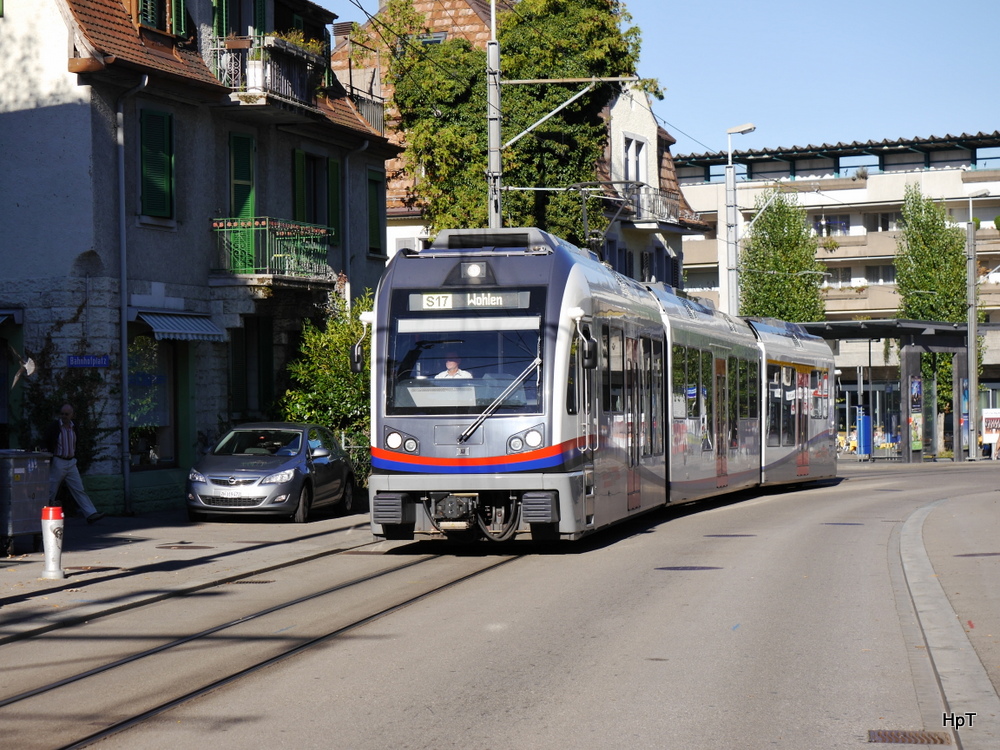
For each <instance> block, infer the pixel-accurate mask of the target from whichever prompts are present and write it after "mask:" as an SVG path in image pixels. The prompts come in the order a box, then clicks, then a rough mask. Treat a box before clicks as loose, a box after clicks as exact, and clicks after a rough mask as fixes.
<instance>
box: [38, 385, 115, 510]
mask: <svg viewBox="0 0 1000 750" xmlns="http://www.w3.org/2000/svg"><path fill="white" fill-rule="evenodd" d="M45 448H46V450H48V451H49V453H51V454H52V467H51V470H50V471H49V503H51V502H52V501H53V500H55V497H56V493H57V492H59V485H61V484H62V483H63V482H64V481H65V482H66V486H67V487H68V488H69V491H70V493H71V494H72V495H73V499H74V500H76V504H77V505H78V506H80V512H81V513H83V515H84V516H86V518H87V523H96V522H97V521H100V520H101V519H102V518H104V514H103V513H99V512H98V511H97V508H95V507H94V503H93V502H91V500H90V496H88V495H87V493H86V491H85V490H84V489H83V479H81V478H80V470H79V469H78V468H77V466H76V425H75V424H74V423H73V407H72V406H70V405H69V404H63V405H62V407H61V408H60V409H59V419H57V420H55V421H54V422H53V423H52V424H51V425H50V426H49V429H48V430H46V432H45Z"/></svg>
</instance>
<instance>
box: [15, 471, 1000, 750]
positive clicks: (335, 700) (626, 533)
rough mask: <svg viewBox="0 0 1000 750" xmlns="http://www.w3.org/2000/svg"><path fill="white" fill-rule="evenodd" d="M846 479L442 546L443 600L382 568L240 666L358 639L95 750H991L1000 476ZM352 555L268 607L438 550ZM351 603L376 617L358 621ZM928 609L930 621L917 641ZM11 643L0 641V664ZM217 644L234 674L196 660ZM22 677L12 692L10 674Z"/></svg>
mask: <svg viewBox="0 0 1000 750" xmlns="http://www.w3.org/2000/svg"><path fill="white" fill-rule="evenodd" d="M842 469H843V470H842V472H841V473H842V478H841V481H839V482H838V483H836V484H833V485H828V486H823V487H813V488H809V489H799V490H788V491H783V492H771V493H767V494H761V495H750V496H745V497H741V498H739V499H738V500H736V501H733V500H726V499H724V500H719V501H714V502H709V503H701V504H697V505H693V506H686V507H681V508H675V509H669V510H667V511H664V512H657V513H653V514H651V515H649V516H645V517H643V518H640V519H637V520H635V521H632V522H630V523H628V524H625V525H623V526H621V527H618V528H616V529H612V530H611V531H610V532H609V533H606V534H603V535H601V536H599V537H596V538H593V539H589V540H585V541H584V542H583V543H582V544H577V545H575V546H574V545H563V546H559V547H555V548H551V547H550V548H547V549H543V550H539V549H534V548H528V549H524V548H518V546H517V545H516V544H515V545H510V546H502V547H500V546H498V545H494V546H495V547H498V549H499V551H500V552H502V554H501V555H499V556H498V557H497V560H496V561H500V562H503V564H500V565H499V566H498V567H492V568H490V567H489V566H490V565H491V564H492V562H491V558H487V557H484V556H483V554H482V553H483V552H484V550H471V551H467V552H463V551H462V550H457V551H455V550H452V551H451V552H450V553H449V554H447V555H446V557H444V558H435V559H437V560H438V561H444V562H433V560H432V562H433V567H434V568H435V569H439V572H440V573H441V574H442V575H444V572H445V570H446V569H447V576H449V579H448V580H452V579H454V580H455V581H457V582H456V583H454V584H453V585H452V584H449V585H446V586H442V587H440V588H439V589H435V590H434V591H433V593H429V594H427V595H423V594H421V595H420V596H414V597H413V600H412V601H408V603H407V604H405V605H404V606H402V607H401V608H399V609H394V610H392V611H389V610H388V609H386V607H387V606H388V605H386V602H388V601H389V598H391V597H390V596H389V593H388V592H389V590H390V589H392V590H394V591H395V592H396V593H394V594H392V596H397V597H399V596H402V595H404V594H405V593H406V591H407V590H409V591H410V593H412V594H418V593H420V592H423V591H428V590H429V589H428V588H427V586H428V585H429V584H427V582H426V580H425V579H426V578H428V577H429V576H430V575H431V574H429V573H422V572H421V571H426V570H428V568H427V567H426V565H425V566H424V567H413V568H408V569H404V570H402V571H401V572H399V573H394V574H393V575H396V576H399V577H398V578H396V579H393V581H394V583H393V584H392V585H391V586H390V584H388V583H386V582H385V580H384V579H383V578H373V579H372V580H371V581H368V582H365V583H359V584H358V586H357V587H353V588H351V589H350V593H344V594H339V595H334V596H333V598H331V597H320V598H317V599H315V600H310V603H306V604H302V605H301V606H298V607H297V608H294V609H289V610H287V611H286V610H281V611H280V612H277V613H274V614H271V615H269V617H270V618H271V619H270V620H269V621H268V623H267V626H266V628H267V630H266V631H260V632H257V633H256V634H255V635H254V636H253V638H247V639H245V640H242V649H243V650H246V651H259V650H260V649H261V648H262V647H263V646H264V645H266V644H265V643H264V641H266V640H269V639H274V640H276V641H277V640H281V639H301V641H302V642H305V641H306V640H308V638H307V636H308V637H312V636H313V635H315V634H316V633H319V632H321V631H322V630H323V628H322V624H323V623H324V621H328V622H329V623H331V625H332V627H331V628H330V631H329V632H331V633H333V631H334V630H335V629H336V627H339V625H336V624H337V623H347V622H350V623H354V624H352V625H351V627H349V628H347V629H345V630H343V632H339V631H338V632H337V633H336V634H334V635H333V636H332V637H330V638H327V639H325V640H323V641H322V642H320V643H317V644H315V645H314V646H312V647H310V648H306V649H303V650H301V652H299V653H297V654H295V655H293V656H291V657H289V658H285V659H283V660H281V661H279V662H276V663H274V664H272V665H270V666H268V667H267V668H264V669H260V670H258V671H254V672H252V673H249V674H247V675H246V676H245V677H243V678H242V679H237V680H233V681H229V682H226V683H225V684H221V685H220V686H219V687H217V688H216V689H213V690H211V692H208V693H207V694H205V695H201V696H199V697H196V698H194V699H193V700H189V701H186V702H184V703H182V704H181V705H178V706H177V707H174V708H171V709H170V710H167V711H165V712H162V713H158V714H156V715H155V716H153V717H152V718H149V719H148V720H146V721H145V722H144V723H142V724H141V725H139V726H136V727H133V728H131V729H128V730H126V731H123V732H121V733H119V734H117V735H115V736H113V737H111V738H109V739H105V740H104V741H103V742H102V745H101V746H102V747H110V748H115V747H122V748H126V747H127V748H130V749H132V748H162V747H166V746H172V747H180V746H184V747H207V746H211V747H212V748H214V749H216V750H222V749H223V748H237V747H239V748H243V747H247V746H262V745H265V744H266V745H267V746H272V747H297V748H305V747H315V748H331V747H336V748H384V747H394V748H556V747H574V748H607V747H616V746H618V747H620V746H625V745H628V746H629V747H636V748H666V747H687V748H706V749H707V748H717V747H741V748H761V747H778V748H803V747H822V748H850V747H861V746H862V745H867V744H868V743H869V739H870V733H871V732H875V733H881V734H876V735H875V736H876V738H879V737H891V736H893V734H894V733H917V735H919V736H921V737H922V738H924V740H926V738H927V737H935V738H938V739H940V738H942V737H945V738H948V739H952V740H953V739H954V738H955V729H959V730H960V732H959V735H960V737H961V740H962V743H963V744H962V746H963V747H965V748H987V747H995V746H996V745H997V737H998V735H1000V732H998V729H997V721H998V718H1000V717H998V716H997V713H998V711H997V705H998V704H997V696H996V686H997V685H998V684H1000V649H998V648H997V647H996V646H995V640H996V638H1000V622H998V615H1000V597H998V596H997V594H996V591H995V586H993V585H992V582H993V581H995V579H996V571H997V565H998V564H1000V555H998V554H997V553H998V551H1000V547H998V546H997V545H996V543H995V540H996V539H997V538H998V536H997V531H998V529H997V526H998V520H997V513H996V500H995V496H996V491H995V489H994V487H995V485H996V477H997V473H996V472H997V471H1000V467H997V466H996V465H995V464H990V463H988V462H981V463H978V464H974V465H968V464H967V465H959V464H950V463H949V464H925V465H916V466H906V465H901V464H886V463H883V464H855V463H853V462H849V461H843V462H842ZM908 519H911V520H909V521H908ZM208 526H210V524H203V525H200V526H198V527H196V528H197V529H201V528H202V527H208ZM353 533H354V534H355V535H356V534H357V532H353ZM990 544H992V546H989V545H990ZM984 545H986V546H984ZM916 547H919V548H920V549H916V550H915V548H916ZM924 547H926V552H925V551H924ZM362 551H363V550H362V548H358V549H356V550H355V551H354V553H350V552H345V553H344V554H343V555H335V556H329V557H324V558H321V559H318V560H315V561H313V562H312V563H311V567H310V568H309V570H310V571H312V572H311V573H310V574H309V576H304V575H298V574H293V575H295V585H294V586H292V585H291V584H290V583H289V584H288V585H287V588H288V592H287V593H288V596H289V597H291V595H292V591H291V589H293V588H294V589H295V591H294V593H295V595H297V596H301V595H302V594H303V593H304V592H306V591H308V590H317V589H319V588H320V587H321V586H322V585H323V584H324V583H326V584H329V583H330V582H334V581H347V580H348V579H351V578H352V576H353V577H354V578H357V577H358V576H360V575H362V574H363V571H369V570H374V569H376V568H379V569H385V568H388V567H395V566H399V565H401V564H405V563H407V562H408V561H411V562H418V561H423V560H425V558H428V556H430V557H431V558H433V556H434V555H435V554H436V553H438V552H441V551H444V550H442V549H441V546H440V545H435V544H432V543H417V544H405V543H393V544H392V545H374V546H372V547H371V548H370V549H369V548H365V549H364V554H359V553H360V552H362ZM485 551H487V552H493V551H494V550H493V549H487V550H485ZM522 552H527V554H525V555H524V556H519V554H520V553H522ZM921 555H923V556H924V557H923V559H924V560H928V559H929V560H930V561H931V563H932V564H933V569H931V568H930V567H928V568H927V570H928V571H931V572H929V573H928V572H926V571H923V572H922V571H921V569H920V556H921ZM928 556H929V557H928ZM501 557H507V558H509V559H507V560H505V561H502V560H500V558H501ZM324 566H329V567H327V568H326V569H327V570H328V571H329V572H328V575H324V573H323V571H324ZM337 567H339V568H340V569H339V570H338V569H337ZM460 568H461V570H459V569H460ZM473 568H475V569H476V570H477V571H479V572H477V573H475V574H471V573H469V572H468V571H471V570H472V569H473ZM289 570H292V569H289ZM348 571H350V573H348ZM467 574H468V575H471V577H469V578H467V579H466V580H458V579H459V577H460V576H462V575H467ZM434 575H437V573H435V574H434ZM281 576H282V574H281V572H280V571H279V572H277V573H275V574H274V575H271V574H269V575H268V576H267V578H268V580H274V579H276V578H277V579H278V580H285V579H283V578H282V577H281ZM441 580H442V581H444V578H442V579H441ZM938 581H940V583H939V584H938V583H937V582H938ZM928 584H933V585H938V586H939V587H943V589H944V592H945V595H946V596H947V600H945V599H943V596H942V595H940V594H938V595H937V596H938V598H936V599H935V598H934V596H935V595H934V592H931V593H927V591H926V590H924V589H922V588H921V587H922V586H926V585H928ZM236 588H240V587H230V589H229V591H225V592H223V591H218V592H214V593H213V591H212V590H211V589H210V590H209V592H208V593H207V594H205V595H201V594H199V595H195V596H190V597H184V598H177V599H168V600H166V601H163V602H160V603H159V604H157V605H155V606H149V607H142V608H138V609H135V610H133V611H130V612H128V613H122V614H114V615H109V616H107V617H105V618H101V620H99V621H98V622H99V623H100V628H101V632H102V633H103V635H102V636H101V638H100V639H95V640H94V641H92V642H91V641H88V639H87V637H79V636H68V637H69V638H71V639H72V642H73V645H72V647H73V650H74V652H75V653H76V654H77V656H78V657H79V658H80V659H83V657H84V655H85V654H87V653H88V652H89V651H91V650H94V649H102V648H105V649H106V648H107V646H106V642H107V639H108V638H109V637H110V636H111V635H112V634H114V633H115V632H116V631H117V632H120V631H121V630H122V629H123V626H124V625H125V623H128V626H127V627H128V630H129V632H140V631H142V630H143V628H144V627H146V625H144V624H143V621H144V620H145V621H148V622H147V624H148V625H149V626H150V627H151V626H152V623H153V622H155V625H156V632H158V633H159V634H160V635H161V636H163V637H164V638H167V637H173V636H178V635H180V634H181V633H188V632H189V631H191V630H192V629H194V628H195V626H196V625H197V628H206V627H208V626H209V625H210V621H215V620H218V621H221V618H222V617H223V616H227V617H229V618H233V617H234V616H236V612H237V610H238V607H235V608H234V605H233V602H235V601H237V600H233V601H232V602H230V601H229V600H228V599H227V597H229V596H235V593H230V592H231V591H232V589H236ZM243 588H254V589H260V590H263V589H264V588H265V587H263V586H262V587H243ZM267 588H268V589H269V591H270V593H269V594H268V595H267V596H276V595H277V594H276V593H275V591H276V589H275V586H274V584H272V585H270V586H268V587H267ZM278 593H280V592H278ZM241 596H242V595H241ZM255 596H257V597H264V596H265V595H264V594H262V593H255ZM337 596H339V597H340V598H337ZM949 601H950V603H951V606H952V607H954V611H953V612H951V611H949V608H948V606H947V605H948V602H949ZM942 602H943V603H944V605H945V606H944V607H942V606H941V603H942ZM259 603H260V602H257V603H254V606H256V604H259ZM248 606H250V605H248ZM366 607H370V609H371V610H372V612H374V611H375V610H376V609H378V610H379V611H380V612H382V610H383V609H385V612H384V613H382V614H379V615H378V616H377V617H375V618H374V619H369V620H365V621H363V618H364V616H365V612H367V611H368V610H367V609H366ZM285 612H287V614H283V613H285ZM210 613H211V614H210ZM935 614H936V615H938V616H941V615H943V616H944V622H942V623H934V622H931V620H933V617H934V615H935ZM192 621H196V623H195V622H192ZM951 627H958V635H957V636H956V634H955V633H952V632H949V628H951ZM963 631H964V632H963ZM83 632H84V631H78V633H79V634H80V635H83ZM95 632H96V631H95ZM268 634H270V635H268ZM123 635H124V634H123ZM51 636H53V637H54V638H55V639H56V642H58V640H59V638H61V637H62V636H60V635H59V631H54V632H53V633H52V634H51ZM963 637H964V638H966V641H965V643H964V644H962V643H961V642H960V641H961V638H963ZM949 639H952V640H949ZM64 640H65V638H64ZM240 642H241V639H240V638H239V637H235V638H234V637H230V636H219V637H218V640H217V641H216V642H215V643H213V639H212V637H207V638H206V639H205V640H203V641H200V642H199V643H198V644H197V645H196V646H195V647H194V648H190V649H188V650H186V651H183V652H180V653H178V654H177V655H175V656H174V657H173V661H172V662H171V663H170V667H169V674H168V675H161V677H163V678H172V681H173V682H177V681H181V682H183V681H185V680H186V679H188V678H186V677H185V676H186V675H189V674H193V673H194V672H195V671H196V667H197V668H199V669H201V670H202V671H204V670H205V665H206V664H214V666H211V667H209V668H208V671H209V672H212V673H215V674H216V676H217V677H222V676H224V673H225V672H226V670H227V669H228V663H229V662H231V661H233V660H235V659H236V656H235V654H236V653H238V652H239V651H240V650H241V646H240ZM970 642H971V643H972V644H973V645H974V646H975V648H976V650H975V651H973V650H972V649H971V648H970V647H969V643H970ZM102 644H103V645H102ZM15 645H17V643H16V642H15V643H14V644H8V645H4V646H0V658H2V657H3V655H4V650H7V649H10V648H12V646H15ZM928 646H930V648H928ZM25 647H26V646H25V645H24V644H22V648H25ZM223 647H224V648H225V649H226V650H227V651H228V652H232V653H233V656H226V657H225V658H220V656H219V655H218V654H215V653H214V652H215V651H217V650H219V649H222V648H223ZM267 647H268V648H270V646H267ZM932 652H933V653H932ZM22 653H28V652H22ZM968 657H971V658H972V659H973V660H974V664H973V665H972V666H970V665H969V664H968V663H964V664H963V662H962V659H964V658H968ZM39 658H40V657H39ZM5 663H7V662H5ZM19 666H20V667H21V668H20V669H19V670H16V674H17V675H23V674H27V673H29V672H30V671H31V663H30V659H29V660H28V661H25V662H23V663H21V664H19ZM935 666H937V669H938V671H937V672H936V671H935ZM977 669H978V671H980V672H981V680H979V681H978V682H977V680H976V678H977V674H976V673H977ZM942 672H944V674H942ZM7 674H8V677H6V678H5V682H8V681H10V680H12V679H17V680H21V679H24V678H23V677H22V676H16V677H11V676H10V674H11V673H10V671H8V672H7ZM110 675H111V673H108V676H109V677H110ZM151 678H152V676H151V675H150V676H149V679H151ZM106 679H107V678H106ZM938 679H940V680H941V685H942V686H943V689H944V692H945V695H944V696H943V695H942V690H941V689H940V688H939V687H938ZM131 680H132V681H131V682H130V683H128V684H123V683H118V684H119V686H120V688H121V689H122V691H123V693H122V695H121V696H119V697H120V701H119V702H120V704H121V710H122V712H123V713H125V712H127V711H128V710H131V707H130V706H129V700H128V696H130V695H133V694H135V693H136V692H138V691H139V690H140V688H141V687H142V686H143V684H144V678H142V676H141V673H139V674H137V676H136V677H133V678H131ZM157 682H158V683H159V682H165V683H169V682H171V680H170V679H159V678H158V679H157ZM114 684H115V683H114V680H113V678H112V679H111V681H110V682H109V683H108V687H107V689H108V690H111V689H112V686H113V685H114ZM984 686H985V688H984ZM187 687H191V688H193V687H194V684H193V682H192V684H191V685H188V686H187ZM158 690H159V689H157V691H158ZM157 691H153V692H157ZM4 693H5V695H8V694H9V690H5V691H4ZM66 708H67V710H68V709H69V708H70V707H66ZM0 717H2V718H3V720H4V721H5V723H6V724H7V726H12V725H11V722H12V721H15V722H18V721H19V722H21V724H22V725H23V724H25V722H26V723H28V724H30V723H31V718H32V717H30V716H23V715H19V714H18V707H17V706H16V705H12V706H8V707H6V708H4V709H3V710H2V711H0ZM959 719H961V720H962V723H958V720H959ZM21 728H22V729H23V728H24V726H21ZM920 733H923V734H922V735H921V734H920ZM917 735H915V736H917ZM876 741H888V740H884V739H881V740H880V739H876ZM923 744H928V743H927V742H926V741H924V742H923Z"/></svg>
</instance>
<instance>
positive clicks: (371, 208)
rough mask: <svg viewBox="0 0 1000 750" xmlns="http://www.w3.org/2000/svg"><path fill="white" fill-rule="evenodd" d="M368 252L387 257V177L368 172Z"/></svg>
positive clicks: (378, 173)
mask: <svg viewBox="0 0 1000 750" xmlns="http://www.w3.org/2000/svg"><path fill="white" fill-rule="evenodd" d="M368 252H369V253H370V254H372V255H385V175H384V174H382V173H381V172H374V171H369V172H368Z"/></svg>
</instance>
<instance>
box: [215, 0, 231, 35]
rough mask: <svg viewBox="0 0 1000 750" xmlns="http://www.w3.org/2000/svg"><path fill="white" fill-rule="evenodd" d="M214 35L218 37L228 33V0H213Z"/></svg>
mask: <svg viewBox="0 0 1000 750" xmlns="http://www.w3.org/2000/svg"><path fill="white" fill-rule="evenodd" d="M214 6H215V8H214V10H215V16H214V24H213V25H214V27H215V35H216V36H217V37H219V38H220V39H221V38H222V37H224V36H228V34H229V0H215V3H214Z"/></svg>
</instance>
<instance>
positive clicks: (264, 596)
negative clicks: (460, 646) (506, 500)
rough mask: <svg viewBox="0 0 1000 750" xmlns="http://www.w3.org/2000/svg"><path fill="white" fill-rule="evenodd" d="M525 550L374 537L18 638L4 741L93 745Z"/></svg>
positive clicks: (8, 655) (3, 699)
mask: <svg viewBox="0 0 1000 750" xmlns="http://www.w3.org/2000/svg"><path fill="white" fill-rule="evenodd" d="M515 559H517V556H516V555H507V556H477V557H456V556H452V555H437V554H416V555H393V554H383V553H380V552H376V551H375V545H369V546H368V547H365V546H362V547H358V548H355V549H352V550H347V551H344V552H340V553H337V554H336V555H332V556H328V557H326V558H324V559H322V560H309V561H307V562H304V563H302V564H299V565H291V566H286V567H284V568H282V569H280V570H275V571H271V572H270V573H269V574H265V575H264V576H256V577H253V578H249V579H245V580H242V581H236V582H229V583H226V584H223V585H221V586H218V587H213V588H206V589H203V590H201V591H199V592H196V593H194V594H191V595H188V596H182V597H172V598H170V599H169V600H166V601H160V602H156V603H153V604H150V605H148V606H144V607H139V608H135V609H132V610H129V611H127V612H122V613H118V614H114V615H110V616H108V617H104V618H100V619H99V620H96V621H94V622H78V623H75V624H71V625H67V626H65V627H62V628H59V629H57V630H52V631H49V632H46V633H41V634H37V635H35V636H32V637H28V638H25V639H22V640H19V641H15V642H13V643H8V644H6V645H4V646H3V647H0V662H2V663H3V665H4V667H3V674H4V678H3V680H2V685H0V725H3V726H4V728H5V729H4V741H5V743H7V744H9V745H10V746H11V747H17V748H19V750H31V749H32V748H39V750H51V749H52V748H68V747H85V746H87V745H89V744H91V743H93V742H96V741H98V740H101V739H103V738H105V737H107V736H109V735H112V734H115V733H117V732H120V731H122V730H124V729H127V728H129V727H132V726H135V725H136V724H139V723H142V722H143V721H146V720H148V719H150V718H151V717H154V716H157V715H158V714H160V713H162V712H164V711H167V710H169V709H171V708H174V707H177V706H179V705H181V704H183V703H185V702H187V701H191V700H194V699H195V698H198V697H199V696H202V695H204V694H206V693H208V692H210V691H212V690H215V689H217V688H219V687H221V686H223V685H227V684H230V683H232V682H233V681H236V680H239V679H241V678H244V677H247V676H248V675H251V674H253V673H254V672H257V671H259V670H261V669H264V668H266V667H269V666H271V665H273V664H275V663H277V662H280V661H282V660H284V659H288V658H290V657H293V656H295V655H297V654H301V653H303V652H306V651H308V650H310V649H316V648H322V647H324V646H326V645H328V644H330V643H331V642H332V641H333V640H335V639H337V638H343V637H348V636H349V635H350V634H351V633H352V631H354V630H355V629H357V628H359V627H360V626H363V625H365V624H367V623H370V622H372V621H373V620H377V619H378V618H381V617H385V616H386V615H388V614H391V613H393V612H395V611H398V610H399V609H400V608H403V607H406V606H408V605H411V604H413V603H415V602H417V601H421V600H423V599H426V598H428V597H431V596H434V595H435V594H437V593H439V592H442V591H444V590H447V589H448V588H450V587H452V586H454V585H456V584H458V583H460V582H462V581H466V580H469V579H470V578H473V577H475V576H478V575H481V574H482V573H484V572H486V571H489V570H493V569H495V568H497V567H499V566H502V565H505V564H507V563H509V562H511V561H512V560H515Z"/></svg>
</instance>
